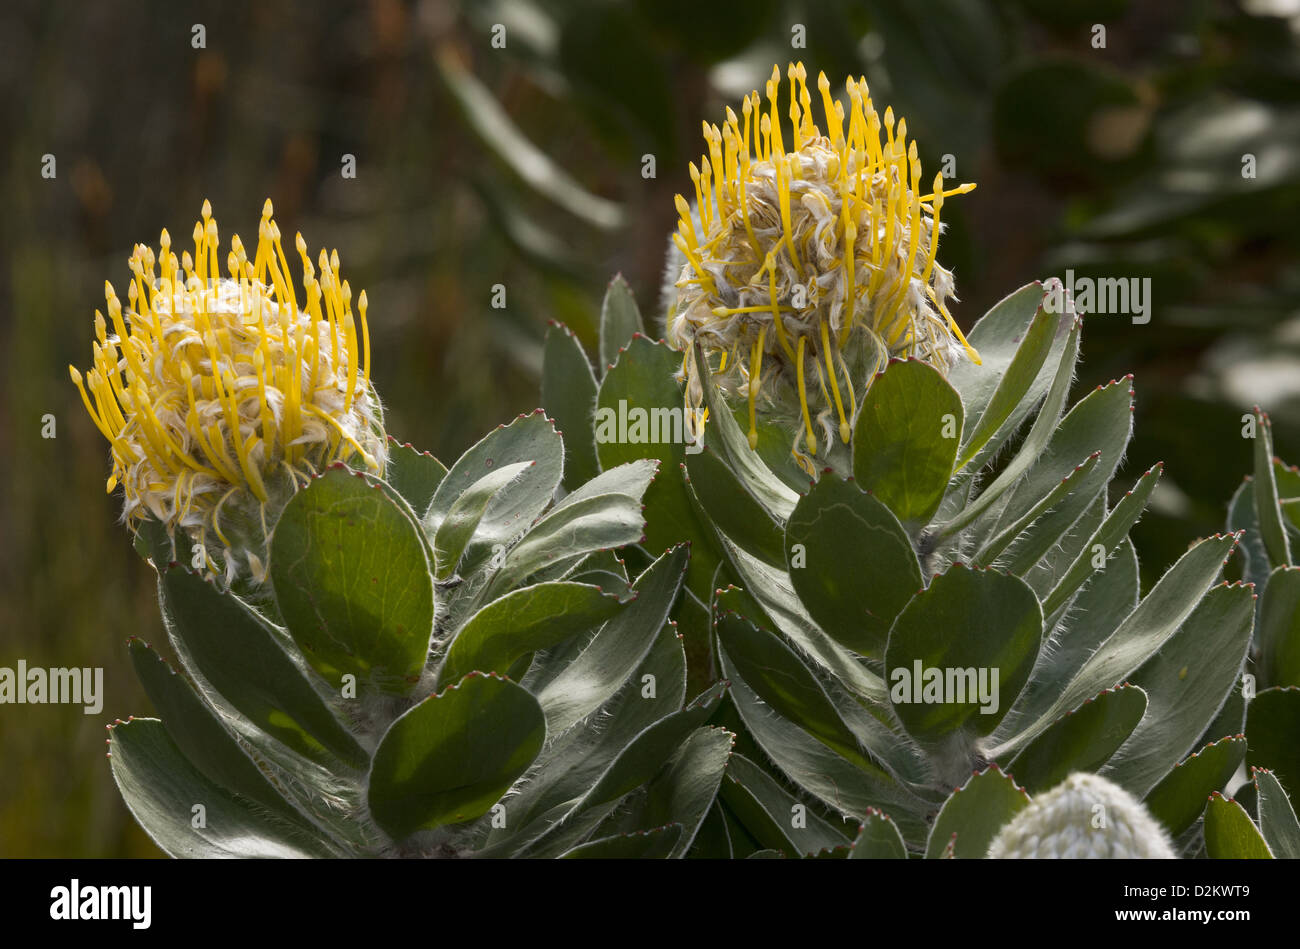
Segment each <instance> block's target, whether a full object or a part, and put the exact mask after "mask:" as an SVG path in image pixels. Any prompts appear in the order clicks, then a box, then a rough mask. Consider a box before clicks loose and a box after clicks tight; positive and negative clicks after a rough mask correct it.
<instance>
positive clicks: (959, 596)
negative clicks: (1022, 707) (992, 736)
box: [885, 565, 1043, 741]
mask: <svg viewBox="0 0 1300 949" xmlns="http://www.w3.org/2000/svg"><path fill="white" fill-rule="evenodd" d="M1042 636H1043V613H1042V610H1041V609H1040V608H1039V606H1038V598H1037V597H1035V596H1034V591H1033V590H1031V589H1030V588H1029V585H1028V584H1026V583H1025V582H1024V581H1023V580H1021V579H1020V578H1019V577H1013V576H1010V575H1008V574H1004V573H999V572H997V571H995V570H972V569H969V568H967V567H962V566H960V565H954V566H953V567H952V568H950V569H949V570H948V571H947V572H945V573H942V574H940V575H938V576H936V577H935V578H934V579H933V580H932V581H931V582H930V586H929V587H928V588H926V589H925V590H923V591H921V592H920V593H918V594H917V595H916V596H914V597H912V599H911V601H910V602H909V603H908V604H907V606H906V607H904V609H903V611H902V613H900V614H899V616H898V619H897V620H895V621H894V626H893V629H892V631H891V632H890V634H889V645H888V647H887V648H886V650H885V674H886V680H887V682H888V683H889V698H890V703H891V704H892V705H893V708H894V712H895V714H897V715H898V718H899V720H900V721H901V722H902V723H903V727H904V728H906V729H907V731H908V733H909V734H911V735H912V736H913V737H915V738H918V739H920V740H922V741H936V740H938V739H940V738H943V737H944V736H945V735H950V734H952V733H953V732H955V731H956V730H957V729H959V728H963V727H966V728H970V729H972V730H973V731H974V732H975V733H976V734H979V735H987V734H988V733H989V732H991V731H992V730H993V729H994V728H995V727H996V726H997V724H998V722H1000V721H1001V720H1002V717H1003V716H1004V715H1006V713H1007V710H1008V709H1010V708H1011V705H1012V703H1013V702H1015V700H1016V696H1018V695H1019V694H1020V690H1021V689H1022V688H1024V685H1025V683H1026V682H1027V681H1028V680H1029V673H1030V671H1031V670H1032V669H1033V665H1034V660H1035V659H1036V658H1037V657H1038V647H1039V644H1040V642H1041V641H1042Z"/></svg>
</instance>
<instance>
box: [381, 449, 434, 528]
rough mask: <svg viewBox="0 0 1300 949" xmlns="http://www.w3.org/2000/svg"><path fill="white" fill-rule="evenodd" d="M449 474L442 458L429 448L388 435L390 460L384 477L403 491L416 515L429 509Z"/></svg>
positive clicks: (404, 498) (396, 488)
mask: <svg viewBox="0 0 1300 949" xmlns="http://www.w3.org/2000/svg"><path fill="white" fill-rule="evenodd" d="M446 476H447V469H446V468H445V467H444V466H443V464H442V462H441V461H439V460H438V459H437V458H435V457H433V455H431V454H429V453H428V452H426V451H420V450H419V449H417V448H414V447H412V446H411V444H410V442H406V443H404V444H403V443H399V442H398V441H397V439H395V438H393V436H391V435H389V436H388V464H387V465H385V467H384V480H385V481H387V482H388V484H389V486H390V487H391V488H392V489H393V490H394V491H396V492H397V493H398V494H400V495H401V496H402V498H403V500H405V501H406V503H407V504H409V505H411V510H412V511H414V512H415V513H416V515H417V516H418V515H423V514H424V512H425V511H427V510H428V509H429V502H430V501H432V500H433V493H434V492H435V491H437V490H438V485H439V484H441V483H442V479H443V478H445V477H446Z"/></svg>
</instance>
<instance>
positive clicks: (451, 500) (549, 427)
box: [424, 409, 564, 563]
mask: <svg viewBox="0 0 1300 949" xmlns="http://www.w3.org/2000/svg"><path fill="white" fill-rule="evenodd" d="M520 462H524V463H527V464H531V466H530V467H529V468H528V469H527V470H526V471H524V472H523V473H522V474H520V475H519V479H518V481H517V482H516V483H515V484H513V485H511V487H510V490H509V491H502V492H501V493H500V494H498V495H497V496H496V497H494V498H493V499H492V501H491V503H489V504H488V506H487V507H486V509H485V510H484V511H483V516H482V517H481V519H480V520H479V521H478V523H477V525H476V528H475V531H474V536H473V540H472V542H471V543H470V544H468V545H467V546H466V552H465V556H466V559H467V560H468V561H469V562H472V563H478V562H480V561H481V560H482V559H485V558H486V557H487V556H490V555H491V554H492V553H494V552H495V550H496V548H497V546H498V545H500V546H502V547H505V546H509V545H510V544H511V543H512V542H513V541H514V540H515V539H516V538H517V537H519V535H520V534H522V533H523V532H524V531H525V530H527V529H528V527H529V526H530V525H531V524H532V523H533V521H535V520H536V519H537V518H538V516H540V515H541V513H542V512H543V511H544V510H546V507H547V505H549V504H550V503H551V501H552V500H553V499H554V497H555V489H556V488H558V487H559V486H560V480H561V478H562V476H563V474H564V440H563V439H561V438H560V434H559V432H557V431H556V430H555V424H554V423H553V422H552V421H551V420H550V419H549V418H547V417H546V415H545V413H544V412H543V411H542V410H541V409H537V410H536V411H535V412H532V413H530V414H528V415H521V416H519V417H518V418H516V419H515V420H514V421H513V422H511V423H510V424H509V425H502V426H500V427H498V428H497V429H496V430H495V431H492V432H489V433H488V434H487V435H485V436H483V438H481V439H480V440H479V441H478V443H477V444H476V445H474V447H473V448H471V449H470V450H469V451H467V452H465V454H463V455H462V456H461V457H460V458H459V459H457V461H456V463H455V464H454V465H452V466H451V470H450V471H448V472H447V476H446V477H445V478H443V479H442V482H441V483H440V484H439V485H438V490H437V491H436V492H434V495H433V501H432V502H430V504H429V510H428V513H427V514H426V515H425V518H424V526H425V529H426V531H427V532H428V534H429V536H431V537H436V536H437V534H438V530H439V529H440V528H441V527H442V522H443V520H444V519H445V518H446V517H447V516H448V514H450V512H451V510H452V507H453V506H454V505H455V504H456V503H457V501H458V499H459V498H460V497H461V495H463V494H464V493H465V492H466V491H469V490H470V489H471V488H472V487H473V486H474V485H475V484H476V483H478V481H479V480H480V479H481V478H483V477H485V476H486V475H489V474H492V473H493V472H495V471H499V470H500V469H502V468H505V467H507V466H509V465H514V464H518V463H520Z"/></svg>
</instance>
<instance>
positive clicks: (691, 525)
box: [596, 335, 718, 597]
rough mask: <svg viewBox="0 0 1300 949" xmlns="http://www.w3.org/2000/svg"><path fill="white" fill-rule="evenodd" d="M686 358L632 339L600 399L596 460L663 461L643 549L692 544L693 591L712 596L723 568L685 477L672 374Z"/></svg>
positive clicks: (679, 398)
mask: <svg viewBox="0 0 1300 949" xmlns="http://www.w3.org/2000/svg"><path fill="white" fill-rule="evenodd" d="M681 363H682V357H681V355H680V354H679V353H674V352H673V351H672V350H671V349H669V348H668V346H667V344H665V343H658V342H655V341H653V340H650V339H647V338H646V337H644V336H640V335H637V336H634V337H633V339H632V341H631V342H630V343H629V344H628V345H627V347H626V349H625V350H624V351H622V352H620V353H619V354H618V360H617V361H616V362H615V363H614V365H613V366H612V367H611V368H610V369H609V371H608V372H606V373H605V378H604V379H602V380H601V383H600V391H599V393H598V394H597V398H596V456H597V457H598V458H599V459H600V465H601V467H602V468H604V469H609V468H613V467H614V466H615V465H621V464H626V463H627V462H631V461H635V460H636V459H638V458H657V459H659V461H660V465H659V475H658V476H657V477H656V478H655V480H654V482H653V483H652V484H651V485H650V487H649V489H648V490H647V491H646V493H645V511H646V517H645V520H646V525H645V547H646V549H647V550H649V551H651V552H654V551H661V550H666V549H667V548H668V547H671V546H673V545H674V544H680V543H682V542H685V541H689V542H690V544H691V562H690V566H689V568H688V573H687V580H686V582H687V585H688V586H689V587H690V588H691V589H692V590H693V591H694V592H695V594H696V595H697V596H700V597H707V596H708V594H709V583H710V582H711V581H712V579H713V572H714V570H716V569H717V566H718V555H717V552H716V550H715V549H714V548H715V544H714V543H713V538H712V535H711V532H710V531H709V530H708V528H707V527H706V526H705V525H704V524H703V523H701V522H700V519H699V517H698V515H697V514H696V513H695V507H694V505H693V504H692V503H691V499H690V495H689V494H688V493H687V488H686V481H685V478H684V477H683V475H682V467H681V466H682V463H683V461H684V460H685V457H686V455H685V450H686V448H685V446H686V439H687V438H688V437H689V433H688V431H687V428H686V421H687V419H686V416H685V408H684V406H685V398H684V395H683V393H682V390H681V387H680V386H679V385H678V383H677V381H676V380H675V379H674V374H675V373H676V372H677V371H678V370H679V369H680V368H681Z"/></svg>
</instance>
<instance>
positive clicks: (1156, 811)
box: [1144, 735, 1246, 837]
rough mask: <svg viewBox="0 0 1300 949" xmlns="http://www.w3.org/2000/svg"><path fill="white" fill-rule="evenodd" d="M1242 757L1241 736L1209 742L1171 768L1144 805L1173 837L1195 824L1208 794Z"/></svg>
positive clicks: (1229, 775)
mask: <svg viewBox="0 0 1300 949" xmlns="http://www.w3.org/2000/svg"><path fill="white" fill-rule="evenodd" d="M1245 757H1246V739H1245V737H1244V736H1242V735H1236V736H1229V737H1227V738H1220V739H1219V740H1218V741H1215V742H1211V743H1210V744H1208V745H1206V746H1205V747H1204V748H1202V749H1201V750H1200V751H1197V752H1194V753H1192V754H1191V755H1188V756H1187V757H1186V758H1185V759H1183V760H1182V761H1180V762H1179V763H1178V764H1176V765H1174V767H1173V769H1172V770H1171V771H1170V772H1169V773H1168V774H1167V775H1165V777H1164V778H1163V779H1162V780H1161V781H1160V783H1159V784H1157V785H1156V786H1155V787H1154V788H1152V789H1151V793H1150V794H1148V795H1147V796H1146V800H1145V801H1144V803H1145V804H1146V806H1147V808H1148V809H1149V810H1150V811H1151V814H1152V816H1153V817H1155V819H1156V820H1158V821H1160V823H1162V824H1164V825H1165V829H1166V830H1167V831H1169V834H1170V836H1173V837H1176V836H1177V835H1179V834H1181V833H1182V832H1183V831H1185V830H1186V829H1187V828H1188V827H1191V826H1192V824H1194V823H1196V818H1198V817H1200V816H1201V812H1202V811H1204V810H1205V802H1206V799H1207V798H1208V797H1209V796H1210V793H1211V792H1213V791H1222V790H1223V789H1224V788H1225V787H1226V786H1227V784H1228V782H1229V781H1230V780H1232V776H1233V774H1234V773H1235V772H1236V770H1237V766H1238V765H1240V764H1241V762H1242V760H1243V759H1244V758H1245Z"/></svg>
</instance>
